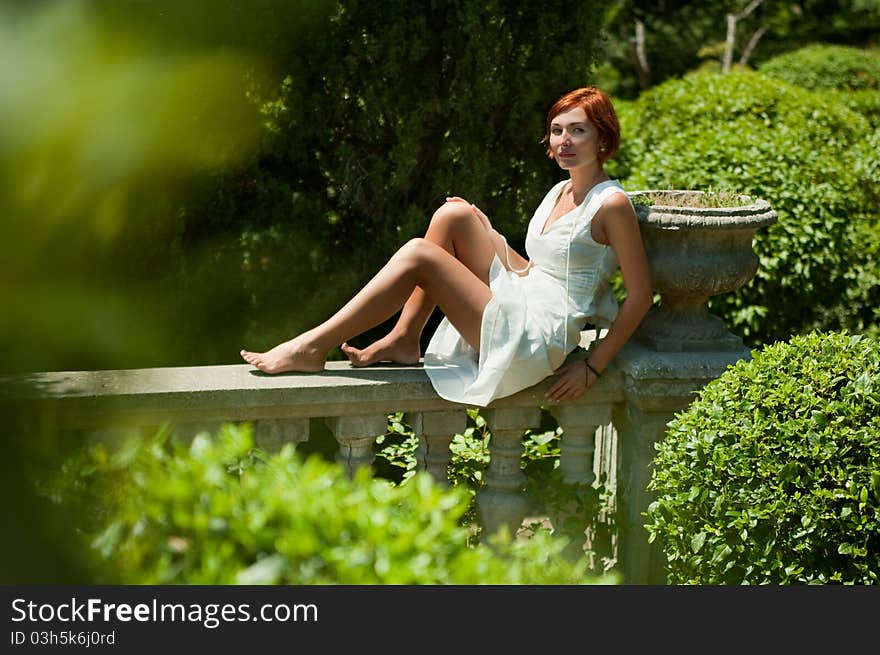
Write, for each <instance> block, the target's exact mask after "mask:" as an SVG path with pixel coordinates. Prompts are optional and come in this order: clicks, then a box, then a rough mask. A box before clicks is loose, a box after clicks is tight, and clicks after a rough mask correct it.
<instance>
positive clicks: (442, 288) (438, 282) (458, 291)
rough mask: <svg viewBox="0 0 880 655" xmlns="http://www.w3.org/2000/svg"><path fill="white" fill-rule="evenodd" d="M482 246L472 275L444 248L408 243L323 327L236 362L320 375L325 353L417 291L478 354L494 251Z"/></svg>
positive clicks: (487, 244) (266, 370) (383, 317)
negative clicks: (478, 268)
mask: <svg viewBox="0 0 880 655" xmlns="http://www.w3.org/2000/svg"><path fill="white" fill-rule="evenodd" d="M484 245H485V248H484V253H483V266H482V269H483V270H482V273H481V274H480V275H476V274H475V273H474V272H473V271H472V270H471V269H469V268H468V267H467V266H466V265H465V264H464V263H463V262H462V261H460V260H459V259H457V258H456V257H455V256H454V255H452V254H450V253H449V252H448V251H447V250H446V249H444V248H443V247H441V246H439V245H437V244H436V243H433V242H431V241H428V240H427V239H413V240H411V241H409V242H408V243H407V244H406V245H404V246H403V247H402V248H401V249H400V250H398V251H397V252H396V253H395V254H394V256H393V257H392V258H391V259H390V260H389V261H388V263H387V264H385V266H384V267H382V269H381V270H380V271H379V272H378V273H377V274H376V275H375V276H374V277H373V279H372V280H370V281H369V282H368V283H367V284H366V286H364V288H363V289H361V290H360V291H359V292H358V293H357V295H355V297H354V298H352V299H351V300H350V301H348V303H346V304H345V305H344V306H343V307H342V309H340V310H339V311H338V312H336V314H334V315H333V316H332V317H330V318H329V319H328V320H327V321H325V322H324V323H321V324H320V325H319V326H317V327H315V328H312V329H311V330H309V331H307V332H304V333H303V334H301V335H299V336H297V337H294V338H293V339H291V340H290V341H285V342H284V343H281V344H279V345H278V346H276V347H274V348H272V349H271V350H269V351H267V352H264V353H257V352H251V351H247V350H242V351H241V356H242V358H243V359H244V360H245V361H246V362H248V363H249V364H251V365H252V366H255V367H256V368H258V369H259V370H261V371H263V372H264V373H283V372H286V371H319V370H322V369H323V368H324V362H325V360H326V358H327V355H328V354H329V352H330V350H332V349H333V348H334V347H336V346H338V345H340V344H341V343H343V342H344V341H345V340H346V339H350V338H351V337H353V336H355V335H358V334H360V333H362V332H364V331H366V330H368V329H370V328H372V327H375V326H376V325H379V324H380V323H382V322H383V321H385V320H387V319H388V318H390V317H391V316H393V315H394V313H395V312H397V311H398V310H399V309H400V308H401V307H402V306H403V305H404V303H405V302H406V301H407V300H408V299H409V298H411V297H412V294H413V291H414V290H415V289H416V288H420V289H422V291H424V292H425V294H426V295H427V296H428V297H429V298H430V299H431V302H436V303H437V305H439V306H440V309H441V310H442V311H443V313H444V314H446V316H447V318H449V320H450V322H452V324H453V325H454V326H455V327H456V329H458V331H459V332H460V333H461V335H462V337H464V339H465V340H466V341H467V342H468V343H469V344H471V345H472V346H473V347H474V348H477V349H478V348H479V343H480V326H481V323H482V317H483V309H484V308H485V307H486V304H487V303H488V302H489V300H490V299H491V298H492V292H491V290H490V289H489V285H488V274H489V266H490V265H491V262H492V257H494V249H492V245H491V242H490V241H489V240H488V239H486V240H485V241H484Z"/></svg>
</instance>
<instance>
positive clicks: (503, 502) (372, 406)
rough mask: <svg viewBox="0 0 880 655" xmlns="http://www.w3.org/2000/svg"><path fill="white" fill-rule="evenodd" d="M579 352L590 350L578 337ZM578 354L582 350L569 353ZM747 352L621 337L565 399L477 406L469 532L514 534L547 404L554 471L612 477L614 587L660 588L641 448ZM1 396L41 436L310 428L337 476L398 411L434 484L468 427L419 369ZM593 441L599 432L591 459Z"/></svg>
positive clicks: (33, 377) (32, 384)
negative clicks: (555, 444) (618, 583)
mask: <svg viewBox="0 0 880 655" xmlns="http://www.w3.org/2000/svg"><path fill="white" fill-rule="evenodd" d="M582 346H586V347H589V339H585V340H584V341H582ZM583 356H585V350H584V349H583V348H580V349H578V350H576V351H575V353H573V354H572V357H583ZM748 356H749V353H748V350H746V349H745V348H739V349H733V350H731V349H728V350H725V351H723V352H705V351H704V352H699V353H688V352H663V351H657V350H655V349H653V348H651V347H649V346H646V345H643V344H640V343H639V342H638V341H636V340H634V341H633V342H631V343H630V344H628V345H627V346H626V347H625V348H624V349H623V350H622V351H621V353H620V354H619V355H618V357H617V358H616V360H615V362H614V363H613V364H612V366H610V367H609V368H608V370H607V371H606V372H605V374H604V375H603V376H602V378H601V379H600V380H599V381H598V382H597V383H596V384H594V385H593V387H591V389H590V391H589V393H587V394H584V395H583V396H581V397H580V398H578V399H577V400H575V401H572V402H568V403H562V404H558V405H554V406H550V407H548V406H547V405H546V402H545V401H544V398H543V394H544V391H545V390H546V388H547V386H548V385H549V384H550V381H549V380H546V381H544V382H542V383H540V384H538V385H536V386H534V387H532V388H529V389H526V390H524V391H522V392H520V393H517V394H515V395H513V396H510V397H507V398H502V399H499V400H497V401H495V402H494V403H492V405H490V406H489V407H488V408H485V409H484V410H482V411H481V415H482V416H483V417H484V418H485V419H486V422H487V425H488V427H489V430H490V434H491V438H490V443H489V450H490V464H489V467H488V470H487V471H486V472H485V474H484V481H485V486H484V487H483V488H482V489H481V490H480V491H479V492H478V495H477V513H478V517H479V521H480V523H481V526H482V528H483V529H484V530H488V531H489V532H490V533H491V532H494V531H495V530H496V529H498V528H499V527H501V526H502V525H506V526H508V527H509V528H510V529H512V530H515V529H516V528H518V527H519V526H520V525H521V523H522V521H523V519H524V518H525V517H526V513H527V511H528V503H527V499H526V498H525V496H524V493H523V487H524V483H525V477H524V474H523V472H522V470H521V468H520V459H521V457H522V453H523V436H524V434H525V431H526V430H527V429H530V428H538V427H540V422H541V412H542V411H543V409H546V410H547V411H549V412H550V413H551V414H552V415H553V417H554V418H555V419H556V421H557V422H558V424H559V426H560V427H561V428H562V431H563V433H562V437H561V440H560V451H561V454H560V468H561V471H562V474H563V476H564V479H565V480H566V482H570V483H576V484H584V485H589V484H593V483H594V482H595V480H596V475H597V472H598V471H600V470H603V469H604V470H605V471H606V472H607V473H608V474H609V477H610V478H611V479H612V480H615V481H616V503H617V513H616V520H615V524H616V527H617V530H618V535H617V554H616V558H617V568H618V570H619V571H620V572H621V574H622V576H623V580H624V581H625V582H627V583H634V584H645V583H650V584H653V583H657V584H660V583H663V581H664V579H665V578H664V574H663V563H662V558H661V557H660V555H659V553H658V552H657V551H656V549H655V548H653V547H651V546H650V545H649V544H648V542H647V532H646V531H645V530H644V527H643V524H644V518H643V516H642V512H644V510H645V509H646V508H647V505H648V503H649V502H650V500H651V498H650V494H649V493H648V491H647V483H648V480H649V479H650V472H651V462H652V459H653V456H654V443H655V442H656V441H657V440H659V439H661V438H662V437H663V435H664V433H665V428H666V424H667V422H668V421H669V420H670V419H671V418H672V417H673V415H674V413H675V412H677V411H679V410H680V409H683V408H684V407H685V406H686V405H687V404H689V402H690V401H691V400H692V399H693V397H694V393H695V392H696V391H698V390H699V389H700V388H702V387H703V386H704V385H705V384H706V383H707V382H708V381H710V380H711V379H713V378H715V377H717V376H718V375H719V374H721V373H722V372H723V370H724V369H725V368H726V367H727V366H728V365H730V364H732V363H734V362H735V361H736V360H738V359H741V358H744V357H748ZM0 391H2V394H3V395H5V396H7V397H8V396H9V395H10V393H12V394H13V395H17V396H18V397H19V398H20V400H21V401H22V402H28V403H31V404H32V405H33V408H34V409H35V410H37V411H34V412H33V416H35V417H38V420H39V421H40V422H41V425H42V427H43V428H46V427H47V426H54V427H53V429H56V430H60V431H61V432H62V433H63V432H64V431H82V432H86V433H87V434H88V435H89V436H91V437H93V438H98V439H102V440H112V439H114V438H117V437H118V435H119V434H125V433H126V432H128V433H130V432H131V430H132V429H141V428H144V427H151V426H157V425H160V424H165V423H169V424H172V425H173V426H174V427H175V429H176V430H177V431H178V432H179V433H182V434H184V435H186V434H195V433H196V432H199V431H202V430H209V431H213V430H216V428H217V427H219V426H220V424H222V423H224V422H252V423H253V425H254V431H255V436H256V439H257V442H258V444H260V445H261V446H262V447H264V448H266V449H268V450H272V449H275V448H278V447H279V446H280V444H282V443H286V442H290V443H302V442H305V441H306V440H308V439H309V435H310V426H313V425H314V421H316V420H320V421H322V422H323V423H324V424H325V425H326V427H327V428H328V429H329V431H330V432H331V433H332V435H333V437H334V438H335V440H336V444H337V454H336V458H337V461H339V462H340V463H342V464H343V465H344V466H345V467H347V468H348V470H349V472H353V471H354V470H355V469H356V468H357V467H360V466H369V465H371V464H372V462H373V457H374V455H373V452H374V451H373V445H374V443H375V440H376V438H377V437H378V436H380V435H383V434H385V433H386V431H387V426H388V415H389V414H390V413H394V412H401V411H402V412H405V415H406V418H407V421H408V423H409V424H410V426H411V427H412V428H413V430H414V432H415V433H416V434H417V435H418V437H419V446H418V449H417V451H416V456H417V460H418V463H419V466H420V468H421V469H424V470H427V471H429V472H430V473H431V474H433V475H434V477H435V478H437V479H438V480H446V470H447V465H448V463H449V458H450V451H449V444H450V441H451V439H452V438H453V436H454V435H455V434H460V433H462V432H463V431H464V429H465V427H466V423H467V412H466V409H467V406H465V405H459V404H455V403H450V402H447V401H445V400H443V399H441V398H440V397H438V396H437V394H436V392H435V391H434V389H433V387H432V386H431V384H430V382H429V381H428V378H427V375H426V374H425V372H424V370H423V369H422V368H421V367H420V366H372V367H369V368H353V367H351V366H350V365H349V364H348V363H347V362H346V363H343V362H329V363H328V364H327V366H326V369H325V370H324V371H323V372H320V373H308V374H297V373H291V374H282V375H276V376H267V375H264V374H262V373H259V372H258V371H256V370H254V369H253V368H252V367H250V366H247V365H228V366H197V367H184V368H154V369H138V370H113V371H72V372H44V373H32V374H27V375H19V376H16V377H15V378H7V379H5V380H0ZM542 408H543V409H542ZM35 429H40V426H35ZM597 434H599V435H600V437H602V436H603V435H604V437H605V439H604V441H603V442H602V443H601V444H600V448H599V449H598V451H597V442H596V435H597ZM611 439H613V442H612V441H610V440H611ZM597 452H598V455H597ZM609 453H610V455H611V457H610V458H609V456H608V455H609ZM603 455H604V456H603Z"/></svg>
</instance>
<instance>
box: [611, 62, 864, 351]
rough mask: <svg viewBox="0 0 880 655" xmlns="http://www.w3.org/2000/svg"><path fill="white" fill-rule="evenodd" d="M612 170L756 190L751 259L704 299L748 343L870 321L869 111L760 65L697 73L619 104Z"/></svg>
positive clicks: (640, 179)
mask: <svg viewBox="0 0 880 655" xmlns="http://www.w3.org/2000/svg"><path fill="white" fill-rule="evenodd" d="M620 114H621V123H622V128H623V145H622V150H621V154H620V156H619V157H618V159H617V161H616V162H614V161H613V162H612V163H611V172H612V174H614V175H616V176H617V177H620V178H621V179H622V181H623V182H624V184H625V185H626V187H627V188H628V189H629V190H633V191H634V190H638V189H645V188H650V189H664V188H667V189H701V190H705V189H709V188H714V189H727V190H733V191H737V192H741V193H745V194H748V195H752V196H757V197H760V198H764V199H765V200H767V201H768V202H769V203H770V204H771V206H772V207H773V208H774V209H775V210H776V211H777V213H778V215H779V220H778V222H777V223H776V224H774V225H773V226H771V227H769V228H766V229H762V230H759V231H758V233H757V234H756V236H755V240H754V244H755V245H754V247H755V251H756V253H757V254H758V257H759V259H760V266H759V269H758V272H757V274H756V276H755V278H754V280H753V281H752V282H751V283H749V284H748V285H746V286H745V287H743V288H742V289H740V290H738V291H736V292H734V293H731V294H726V295H722V296H718V297H715V298H713V299H712V301H711V303H710V308H711V309H712V311H713V312H714V313H716V314H719V315H721V316H722V317H723V318H725V319H726V321H727V322H728V325H729V326H730V328H731V329H732V330H733V331H734V332H736V333H737V334H740V335H741V336H743V338H744V339H745V340H746V342H747V343H748V344H750V345H753V346H756V345H761V344H766V343H772V342H774V341H777V340H782V339H787V338H789V337H790V336H791V335H792V334H799V333H806V332H809V331H811V330H842V329H847V330H850V331H852V332H864V331H868V330H876V329H877V325H878V323H880V313H878V307H877V301H876V298H877V297H878V295H880V264H878V261H877V258H876V253H877V251H878V243H880V225H878V219H880V210H878V207H880V178H878V177H877V176H876V174H875V172H874V170H873V169H872V168H871V164H870V162H871V161H875V162H876V158H877V154H876V150H872V139H874V138H875V137H874V136H873V134H874V130H872V128H871V126H870V125H869V123H868V121H867V120H866V119H865V118H864V117H862V116H860V115H858V114H855V113H853V112H852V111H850V110H848V109H847V108H846V107H843V106H841V105H840V104H839V103H836V102H834V101H833V99H831V98H829V97H826V96H824V95H820V94H816V93H812V92H810V91H807V90H805V89H802V88H799V87H795V86H791V85H788V84H786V83H784V82H780V81H778V80H774V79H771V78H769V77H766V76H764V75H761V74H759V73H756V72H753V71H748V70H744V69H742V70H736V71H734V72H731V73H729V74H727V75H722V74H718V73H712V72H696V73H693V74H690V75H688V76H686V77H684V78H682V79H680V80H672V81H669V82H666V83H664V84H662V85H660V86H658V87H655V88H654V89H651V90H650V91H648V92H646V93H644V94H642V95H641V96H640V97H639V99H638V100H636V101H634V102H631V103H622V104H621V107H620Z"/></svg>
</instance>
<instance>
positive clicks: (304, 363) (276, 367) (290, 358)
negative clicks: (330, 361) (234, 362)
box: [240, 337, 326, 374]
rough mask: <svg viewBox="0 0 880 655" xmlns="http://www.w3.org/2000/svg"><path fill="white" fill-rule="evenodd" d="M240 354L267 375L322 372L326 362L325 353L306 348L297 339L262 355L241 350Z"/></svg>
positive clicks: (281, 344)
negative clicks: (292, 372) (291, 372)
mask: <svg viewBox="0 0 880 655" xmlns="http://www.w3.org/2000/svg"><path fill="white" fill-rule="evenodd" d="M240 354H241V356H242V359H244V361H246V362H247V363H248V364H250V365H251V366H253V367H255V368H258V369H259V370H261V371H262V372H263V373H269V374H274V373H287V372H289V371H302V372H308V373H312V372H315V371H323V370H324V361H325V360H326V353H321V352H319V351H318V350H316V349H315V348H310V347H308V346H306V345H305V344H304V343H302V341H301V340H300V339H299V337H297V338H294V339H291V340H290V341H285V342H284V343H280V344H278V345H277V346H275V347H274V348H272V350H267V351H266V352H264V353H253V352H250V351H248V350H242V351H241V353H240Z"/></svg>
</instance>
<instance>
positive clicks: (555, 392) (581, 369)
mask: <svg viewBox="0 0 880 655" xmlns="http://www.w3.org/2000/svg"><path fill="white" fill-rule="evenodd" d="M553 374H554V375H555V376H556V380H555V381H554V382H553V384H551V385H550V388H549V389H547V393H545V394H544V398H546V399H547V400H549V401H550V402H552V403H557V402H560V401H562V400H574V399H575V398H578V397H579V396H581V395H583V393H584V392H585V391H586V390H587V389H588V388H589V387H591V386H593V384H594V383H595V382H596V379H597V378H596V374H595V373H593V372H592V371H590V370H588V369H587V363H586V361H585V360H580V361H577V362H571V363H570V364H563V365H562V366H560V367H559V368H557V369H556V370H555V371H553Z"/></svg>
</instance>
